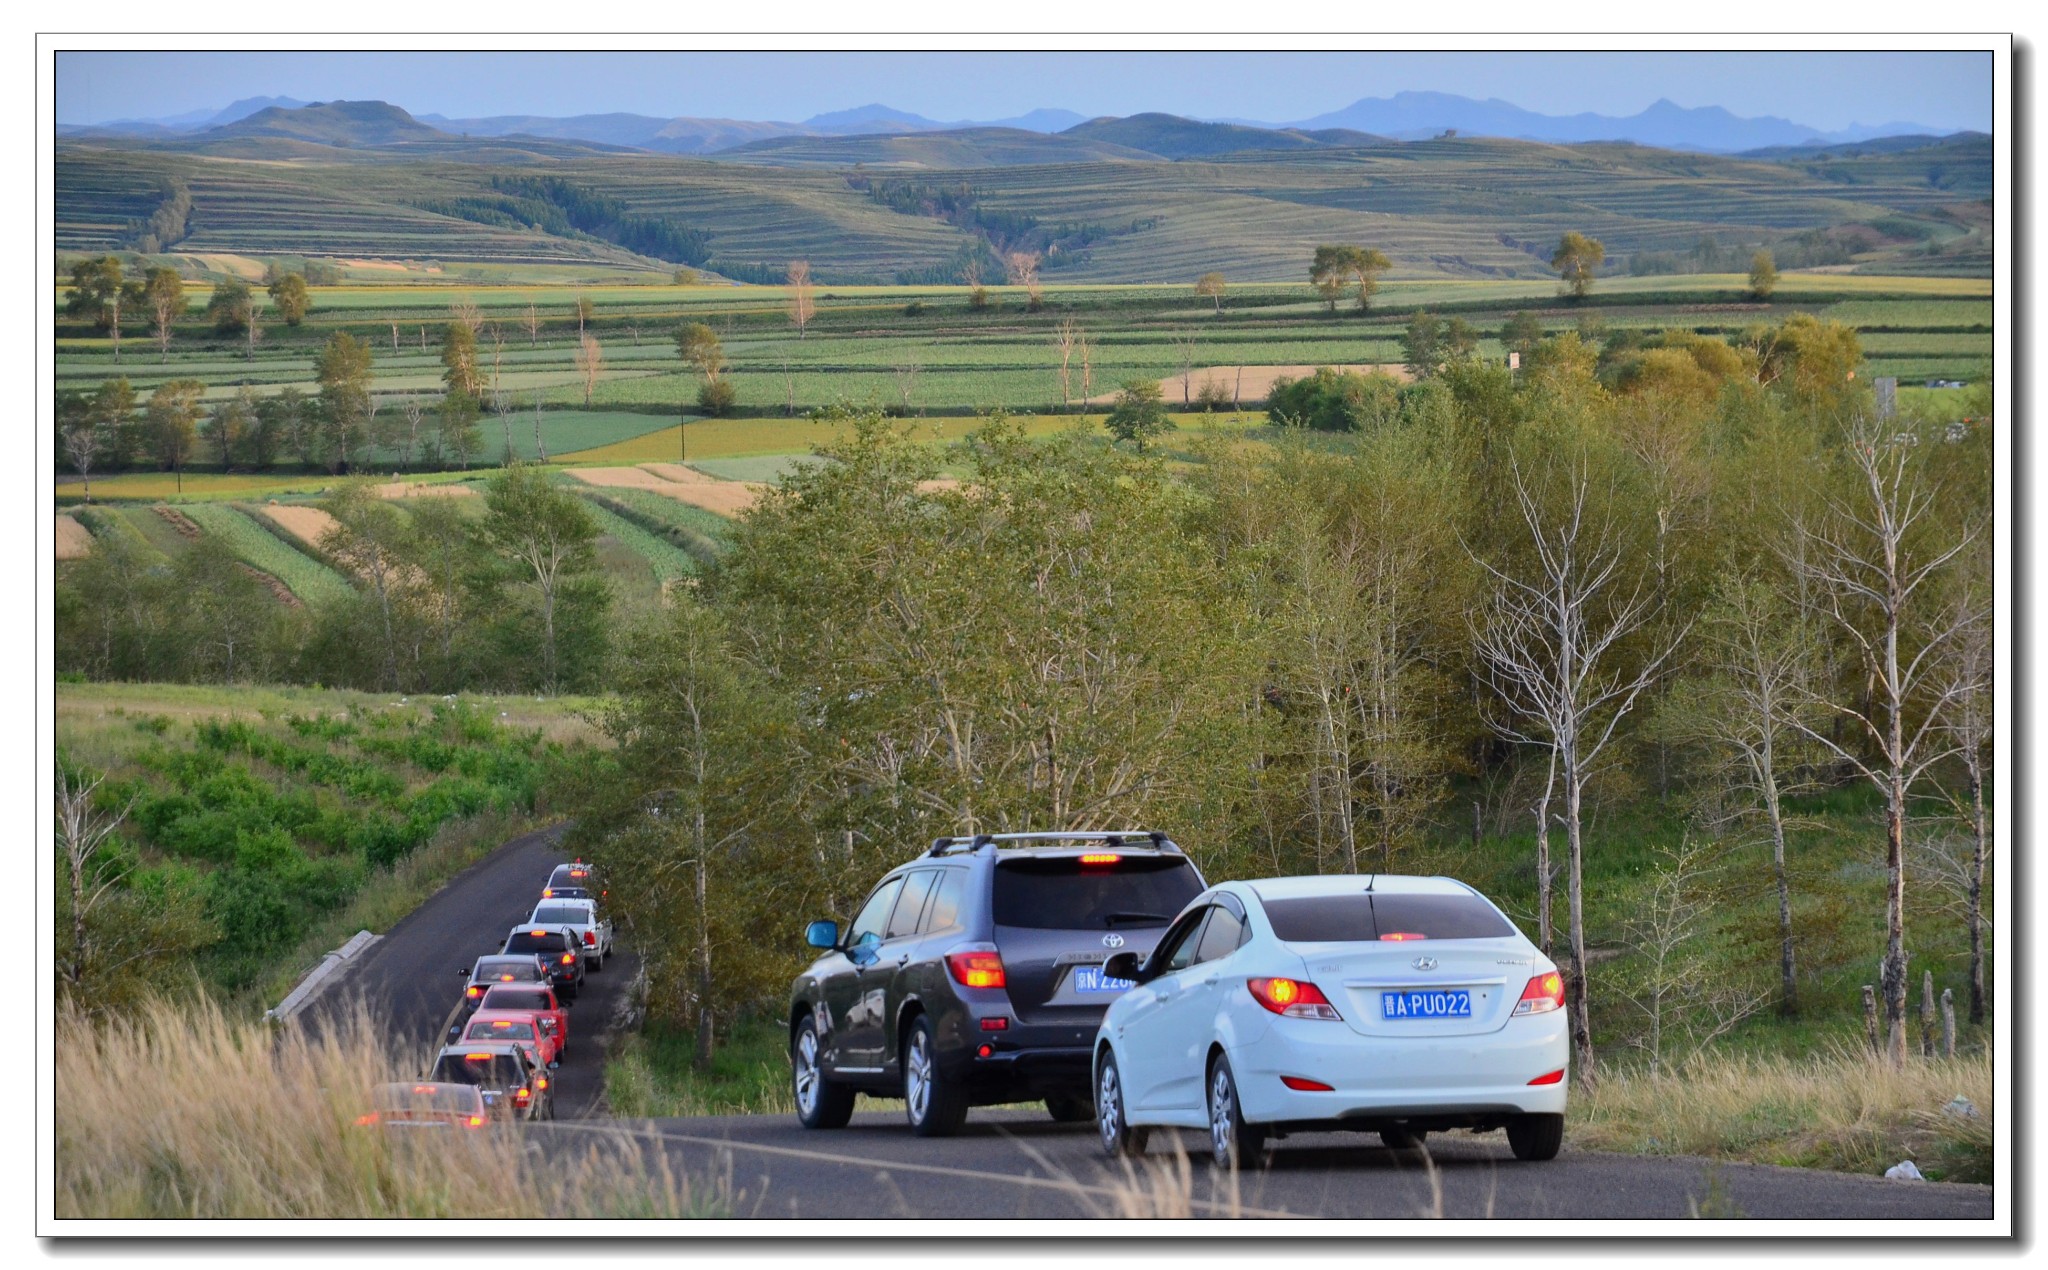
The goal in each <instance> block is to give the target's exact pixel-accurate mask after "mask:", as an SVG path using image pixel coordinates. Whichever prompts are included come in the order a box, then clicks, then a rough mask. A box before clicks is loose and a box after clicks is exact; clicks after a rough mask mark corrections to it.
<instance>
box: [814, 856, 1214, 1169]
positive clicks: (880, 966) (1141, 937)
mask: <svg viewBox="0 0 2048 1270" xmlns="http://www.w3.org/2000/svg"><path fill="white" fill-rule="evenodd" d="M1205 885H1206V884H1205V883H1204V882H1203V880H1202V875H1201V873H1200V872H1199V871H1198V870H1197V869H1196V868H1195V865H1194V862H1193V861H1191V860H1189V859H1188V858H1187V856H1186V855H1185V854H1183V853H1182V851H1181V849H1180V848H1179V847H1178V846H1176V845H1174V843H1173V842H1172V841H1171V840H1169V839H1168V838H1167V836H1166V835H1165V834H1163V833H1156V832H1145V831H1136V830H1133V831H1128V832H1122V833H1112V832H1092V831H1091V832H1074V833H1013V834H978V835H975V836H974V837H971V838H941V839H939V840H938V841H937V842H935V843H933V844H932V847H931V850H929V851H927V852H925V853H924V854H923V855H920V856H919V857H918V858H917V859H915V860H912V861H910V862H909V863H907V864H902V865H898V866H897V867H896V868H894V869H892V870H890V872H889V874H888V876H886V877H884V878H883V879H882V881H881V882H880V884H878V885H877V886H876V887H875V889H874V890H873V891H872V892H871V893H870V894H869V895H868V898H867V900H866V902H865V903H863V904H862V905H861V907H860V911H859V914H858V915H857V916H856V917H855V918H854V919H853V922H852V923H851V924H850V925H849V926H848V927H847V928H846V930H845V932H844V933H843V934H842V932H841V931H840V929H839V926H838V923H836V922H829V921H821V922H812V923H811V925H810V928H809V929H808V930H807V931H806V932H805V939H806V941H807V942H808V943H810V944H811V946H812V947H814V948H819V949H822V950H824V951H823V955H822V956H820V957H819V958H818V960H817V961H815V962H813V963H812V964H811V966H810V968H809V969H807V970H805V971H804V972H803V973H802V974H800V975H798V976H797V978H796V982H795V984H794V985H792V987H791V989H790V999H789V1053H790V1076H791V1081H792V1084H793V1087H794V1091H795V1094H796V1105H797V1115H798V1118H799V1119H801V1120H802V1121H803V1123H804V1125H805V1127H807V1128H812V1129H837V1128H839V1127H841V1126H843V1125H845V1124H846V1122H847V1119H848V1117H850V1116H851V1115H852V1114H853V1102H854V1095H856V1094H862V1093H865V1094H873V1095H879V1096H882V1097H887V1098H902V1099H903V1100H904V1103H905V1106H906V1109H907V1112H908V1115H909V1118H910V1127H911V1128H912V1129H913V1130H914V1131H916V1132H917V1133H919V1134H921V1135H925V1136H939V1135H943V1134H949V1133H952V1132H954V1131H955V1130H957V1129H958V1128H959V1127H960V1124H961V1122H962V1121H964V1120H965V1119H966V1118H967V1109H968V1108H969V1107H975V1106H984V1105H988V1104H992V1103H1008V1102H1030V1101H1036V1100H1038V1099H1043V1100H1044V1101H1045V1105H1046V1109H1047V1110H1048V1111H1049V1112H1051V1113H1052V1115H1053V1117H1054V1118H1055V1119H1058V1120H1075V1121H1079V1120H1087V1119H1090V1118H1091V1117H1092V1115H1093V1104H1092V1102H1091V1101H1090V1088H1089V1061H1090V1051H1089V1046H1090V1045H1091V1044H1092V1042H1093V1038H1094V1035H1095V1029H1096V1025H1097V1024H1099V1023H1100V1022H1101V1021H1102V1015H1103V1012H1104V1011H1105V1010H1107V1009H1108V1008H1109V1003H1110V1002H1111V1001H1112V1000H1114V999H1115V998H1116V996H1117V994H1118V993H1119V992H1121V991H1123V990H1124V989H1125V988H1127V987H1129V986H1130V985H1129V984H1128V983H1125V982H1123V981H1122V980H1117V979H1108V978H1105V977H1104V976H1103V974H1102V963H1103V961H1104V960H1106V959H1107V958H1108V957H1109V955H1110V954H1111V953H1114V952H1126V951H1129V952H1136V953H1139V954H1140V955H1141V956H1142V955H1143V954H1146V953H1149V952H1151V950H1152V945H1153V944H1154V943H1156V942H1157V941H1158V939H1159V936H1160V933H1161V932H1163V931H1164V930H1165V929H1166V925H1167V923H1168V922H1170V921H1172V920H1173V916H1174V914H1176V913H1178V912H1180V910H1181V909H1182V908H1183V907H1184V906H1185V905H1186V904H1187V902H1188V901H1189V900H1191V899H1193V898H1194V897H1195V896H1196V895H1197V894H1199V893H1200V892H1201V890H1202V889H1203V887H1204V886H1205Z"/></svg>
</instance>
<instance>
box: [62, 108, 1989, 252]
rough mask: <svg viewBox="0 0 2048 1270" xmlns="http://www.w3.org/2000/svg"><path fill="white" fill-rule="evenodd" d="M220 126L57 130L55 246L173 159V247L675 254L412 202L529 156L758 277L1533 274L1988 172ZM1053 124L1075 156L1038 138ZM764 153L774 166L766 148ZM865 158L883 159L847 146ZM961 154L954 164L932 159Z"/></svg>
mask: <svg viewBox="0 0 2048 1270" xmlns="http://www.w3.org/2000/svg"><path fill="white" fill-rule="evenodd" d="M1005 131H1006V130H999V129H998V130H979V132H981V133H989V134H997V133H1004V132H1005ZM209 144H211V145H212V146H213V147H214V148H215V149H216V150H217V149H218V148H219V146H220V145H222V144H226V143H223V142H214V143H209ZM234 144H235V145H238V146H241V147H243V148H245V149H251V148H253V149H251V153H248V154H240V155H236V156H231V157H230V156H223V155H221V154H219V153H209V154H191V153H177V152H173V151H170V150H165V149H154V150H153V149H147V148H140V147H136V146H132V145H130V146H125V147H121V146H111V145H108V144H106V143H103V142H91V143H89V142H84V141H67V142H64V143H62V144H61V145H60V148H59V151H58V158H57V188H56V219H57V245H58V248H59V250H60V251H66V252H77V251H88V250H105V249H107V248H109V247H112V246H115V245H117V244H119V243H120V242H121V240H122V235H123V233H124V227H125V226H127V225H128V224H129V223H130V222H132V221H136V220H139V219H141V218H143V217H146V216H147V215H148V213H149V210H150V209H151V208H152V207H153V206H154V203H155V200H157V199H158V198H160V197H161V194H160V192H159V191H160V188H161V183H162V182H163V180H164V179H166V178H169V177H177V178H178V179H181V180H183V181H185V182H186V183H187V184H188V185H189V186H190V189H191V192H192V211H191V215H190V222H189V233H188V236H187V237H186V238H185V239H184V240H182V241H181V242H179V243H177V244H175V250H177V251H181V252H190V253H228V254H232V253H240V254H243V255H253V256H279V255H296V256H322V257H330V258H363V257H375V258H379V259H385V260H390V259H404V258H434V259H439V260H443V261H470V262H485V263H493V264H497V263H529V264H538V263H550V262H551V263H556V264H569V263H581V264H585V265H588V266H597V265H607V266H611V267H615V268H628V269H640V270H644V271H648V272H654V271H658V270H660V271H665V270H667V269H669V268H672V267H673V264H674V263H675V262H664V261H658V260H654V259H651V258H647V257H643V256H636V255H635V254H634V253H632V252H628V251H626V250H625V249H624V248H622V247H620V246H617V245H615V244H613V243H611V242H607V241H603V240H602V239H601V238H592V237H589V236H575V237H565V236H561V235H558V234H550V233H545V232H540V231H537V230H536V229H534V228H533V227H531V226H521V225H519V224H518V223H516V218H515V219H514V221H513V222H512V223H499V224H491V223H483V222H481V221H479V220H477V219H466V218H465V217H464V216H463V215H454V214H441V212H439V211H429V210H426V207H427V206H429V205H431V206H434V207H437V208H447V207H448V206H449V205H450V200H457V199H461V198H465V197H468V198H472V199H475V198H479V197H487V196H490V195H491V194H492V178H493V177H504V176H506V175H508V174H531V175H542V174H544V175H546V176H549V177H554V178H559V179H560V180H562V181H566V182H569V183H570V184H572V185H574V186H575V187H576V188H577V189H579V190H583V191H587V192H588V193H590V194H591V195H593V196H596V197H601V198H608V199H614V200H617V201H618V203H619V204H620V205H621V206H622V207H623V208H624V209H625V210H626V211H627V212H628V213H630V214H631V215H633V216H636V217H655V218H660V219H663V220H666V221H668V222H670V223H672V224H673V225H675V226H677V227H680V228H682V229H684V230H687V231H690V232H692V233H701V234H703V235H706V236H708V244H709V246H708V250H707V251H706V252H705V253H704V258H703V259H701V260H695V261H691V262H690V263H693V264H699V265H704V266H707V267H708V268H710V269H711V270H713V271H715V272H723V273H726V274H728V275H729V276H732V277H737V278H742V279H746V280H750V281H769V280H774V279H777V278H779V270H780V268H781V266H782V264H783V263H784V262H787V261H789V260H791V259H798V258H801V259H807V260H809V261H810V262H811V264H812V267H813V269H814V272H815V276H816V277H817V278H818V279H819V280H820V281H821V282H823V283H826V284H833V283H838V284H841V285H847V284H855V283H886V282H891V281H895V280H898V279H899V278H901V279H906V280H908V279H911V278H917V279H928V278H929V279H932V280H937V279H936V278H933V275H934V274H935V273H936V274H944V275H948V276H950V274H951V273H952V272H955V271H957V269H958V266H959V264H960V262H961V261H962V260H963V259H965V258H967V257H969V256H975V255H979V256H980V258H981V259H983V260H987V259H988V255H987V252H988V251H989V249H991V248H997V249H999V248H1001V247H1003V246H1005V245H1009V244H1013V243H1015V242H1027V243H1031V242H1041V241H1043V242H1054V243H1056V244H1057V245H1056V246H1053V247H1048V249H1047V252H1046V257H1045V261H1044V266H1043V267H1044V271H1045V275H1046V277H1047V278H1048V279H1054V278H1056V279H1059V280H1063V281H1069V282H1148V281H1149V282H1168V281H1188V280H1191V279H1192V278H1193V277H1194V276H1195V275H1196V274H1199V273H1202V272H1206V271H1209V270H1221V271H1223V272H1225V273H1227V274H1229V275H1230V276H1231V277H1233V278H1234V279H1268V280H1279V279H1295V278H1299V277H1301V276H1302V275H1303V271H1304V269H1305V264H1304V262H1305V261H1306V259H1307V257H1308V255H1309V253H1310V252H1311V251H1312V250H1313V248H1314V246H1315V244H1317V243H1319V242H1365V243H1371V244H1374V245H1377V246H1378V247H1379V248H1380V249H1381V250H1383V251H1385V252H1386V253H1387V255H1388V256H1389V257H1390V258H1391V259H1392V261H1393V269H1392V271H1391V276H1395V277H1403V276H1406V277H1422V276H1454V277H1486V276H1495V277H1538V276H1542V275H1544V274H1547V273H1548V271H1549V265H1548V253H1549V250H1550V248H1551V247H1552V246H1553V245H1554V244H1555V243H1556V240H1557V238H1558V236H1559V235H1560V234H1561V233H1563V232H1564V231H1565V230H1568V229H1576V230H1579V231H1581V232H1584V233H1590V234H1593V235H1595V236H1597V237H1599V238H1601V239H1602V240H1603V241H1604V242H1605V243H1606V245H1607V250H1608V254H1609V258H1610V261H1611V262H1612V263H1613V264H1614V265H1616V266H1620V265H1621V264H1622V263H1623V262H1624V261H1625V259H1626V258H1627V257H1628V256H1630V255H1632V254H1634V253H1637V252H1668V251H1674V250H1684V249H1687V248H1689V247H1691V246H1692V245H1693V244H1694V243H1696V242H1697V241H1698V240H1699V239H1700V238H1701V237H1702V236H1709V235H1710V236H1713V237H1715V238H1717V239H1718V240H1719V241H1721V242H1723V243H1726V244H1731V245H1745V244H1748V245H1753V244H1759V243H1770V242H1776V241H1781V240H1787V239H1790V238H1792V237H1793V236H1795V235H1797V234H1799V233H1801V232H1803V231H1810V230H1816V229H1825V230H1833V229H1835V228H1837V227H1842V226H1856V227H1861V230H1862V231H1865V232H1862V235H1861V237H1860V238H1859V240H1858V242H1857V244H1856V246H1857V250H1858V251H1860V252H1862V253H1863V254H1864V255H1865V256H1872V257H1883V258H1890V257H1892V256H1902V255H1908V254H1913V258H1914V259H1915V260H1917V261H1919V262H1920V264H1921V265H1922V266H1923V267H1936V266H1939V264H1940V263H1941V262H1939V261H1937V262H1936V266H1927V260H1928V258H1929V255H1930V253H1928V252H1927V251H1926V250H1925V248H1926V245H1927V244H1928V243H1929V242H1935V243H1937V245H1938V244H1939V242H1940V241H1941V240H1943V239H1944V238H1945V237H1950V236H1954V235H1961V234H1963V233H1965V232H1966V231H1967V230H1968V229H1970V228H1973V227H1976V228H1979V229H1980V233H1979V239H1980V240H1983V241H1982V244H1981V245H1982V246H1983V248H1984V250H1986V251H1988V240H1984V235H1986V234H1988V225H1983V226H1981V227H1977V226H1972V225H1970V224H1968V223H1966V222H1968V220H1969V216H1968V213H1967V212H1966V211H1958V210H1956V209H1958V208H1959V207H1960V208H1964V209H1968V208H1971V207H1975V206H1978V205H1979V201H1980V200H1982V199H1985V198H1986V197H1988V195H1989V192H1990V184H1991V173H1992V149H1991V144H1990V141H1989V139H1988V138H1986V139H1980V140H1978V141H1975V142H1960V143H1950V144H1944V145H1941V146H1939V147H1934V148H1930V149H1927V150H1911V151H1904V152H1899V153H1887V154H1877V155H1868V156H1861V157H1854V156H1852V157H1845V158H1838V159H1834V158H1831V159H1825V160H1808V159H1803V158H1802V159H1786V160H1778V161H1771V160H1756V159H1742V158H1728V157H1717V156H1711V155H1701V154H1687V153H1678V152H1673V151H1664V150H1655V149H1649V148H1646V147H1641V146H1633V145H1621V144H1596V145H1581V146H1558V145H1547V144H1542V143H1536V142H1521V141H1505V140H1489V139H1481V138H1451V139H1438V140H1433V141H1417V142H1408V143H1399V144H1373V145H1358V146H1351V147H1344V146H1338V147H1332V146H1327V145H1319V146H1315V147H1313V148H1303V149H1299V150H1295V151H1284V152H1283V151H1273V150H1264V151H1243V152H1238V153H1226V154H1215V155H1212V156H1210V157H1208V158H1205V159H1201V160H1194V159H1189V160H1184V161H1179V162H1167V161H1162V160H1161V159H1160V158H1159V157H1158V156H1157V155H1152V154H1149V153H1143V152H1140V151H1137V150H1135V149H1132V150H1131V154H1132V156H1134V157H1130V158H1125V157H1121V152H1122V150H1123V149H1127V148H1129V147H1123V146H1121V144H1120V143H1119V142H1117V141H1115V140H1114V139H1112V138H1108V137H1105V138H1101V139H1092V140H1091V139H1086V138H1083V139H1080V140H1076V139H1073V138H1064V139H1058V138H1056V139H1048V138H1043V137H1037V136H1035V134H1019V136H1018V137H1017V138H1013V139H1005V138H1004V137H1001V136H968V135H967V134H936V135H932V136H922V137H906V138H867V137H856V138H843V139H833V138H801V139H795V140H792V141H790V142H788V143H787V144H782V143H776V144H771V145H766V146H758V147H750V148H747V149H744V150H742V151H740V152H736V153H735V154H734V156H733V159H737V160H740V161H737V162H735V161H731V160H708V159H695V158H682V157H671V156H665V155H652V154H644V153H623V152H622V153H617V154H600V153H595V152H593V151H592V150H590V149H583V150H577V149H574V148H565V149H563V150H562V151H561V152H560V153H559V154H554V155H543V154H541V153H540V152H539V151H535V150H530V149H529V150H521V149H520V144H519V143H516V142H508V141H507V140H505V139H493V140H488V141H477V142H464V141H460V140H450V141H446V142H435V143H432V144H431V145H427V146H426V147H425V148H424V149H422V148H420V147H418V146H391V147H386V148H384V149H381V150H380V149H376V148H374V147H373V148H359V149H342V148H337V147H321V146H314V145H309V143H305V142H300V141H294V140H284V139H277V138H265V137H250V138H243V139H240V140H239V141H236V142H234ZM262 147H272V148H273V149H274V150H275V153H274V154H271V152H269V151H263V150H262ZM1062 147H1064V148H1075V149H1076V150H1077V154H1079V155H1081V156H1083V157H1086V158H1087V160H1088V161H1053V162H1045V161H1036V160H1043V159H1047V158H1052V157H1055V152H1056V150H1057V149H1059V148H1062ZM1081 147H1088V148H1081ZM1027 151H1028V154H1027V153H1025V152H1027ZM1013 152H1014V153H1013ZM259 153H262V154H270V157H258V154H259ZM522 155H523V156H524V158H522V157H521V156H522ZM1106 155H1117V156H1119V157H1113V158H1112V157H1104V156H1106ZM778 156H783V157H786V158H787V159H788V161H789V163H790V164H791V165H790V166H778V165H777V158H778ZM835 156H839V157H840V158H841V160H842V161H841V162H840V163H838V164H837V165H836V166H835V165H834V157H835ZM1019 156H1022V158H1021V159H1020V157H1019ZM1023 160H1033V161H1023ZM869 162H873V163H875V164H876V165H877V166H876V167H874V168H868V167H861V168H856V165H857V164H866V163H869ZM891 164H908V165H912V166H914V167H915V169H916V170H915V171H914V172H910V173H906V172H905V171H904V170H903V169H902V168H901V167H892V166H888V165H891ZM959 164H966V165H967V166H951V165H959ZM912 178H914V179H915V181H917V182H919V183H921V185H920V186H919V187H918V188H916V189H912V190H910V191H908V192H907V193H906V191H904V190H903V189H900V188H899V189H897V190H896V192H895V193H896V197H893V198H891V197H884V193H885V191H883V190H881V189H879V188H878V184H877V182H878V180H879V181H887V180H905V179H912ZM963 208H971V210H970V211H963V210H962V209H963ZM1950 229H1952V230H1953V235H1951V234H1950V233H1949V230H1950ZM1914 253H1917V254H1914ZM1954 263H1955V262H1949V264H1950V265H1951V266H1953V265H1954ZM1985 263H1987V264H1988V257H1987V258H1986V261H1985ZM1965 265H1966V268H1969V269H1974V268H1977V265H1976V264H1975V263H1971V262H1965ZM1949 271H1951V272H1953V271H1955V270H1954V268H1953V267H1951V268H1950V270H1949ZM986 276H988V275H986V274H985V277H986Z"/></svg>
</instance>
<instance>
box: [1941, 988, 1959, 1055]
mask: <svg viewBox="0 0 2048 1270" xmlns="http://www.w3.org/2000/svg"><path fill="white" fill-rule="evenodd" d="M1941 1054H1942V1057H1943V1058H1954V1057H1955V1056H1956V997H1955V989H1953V988H1943V989H1942V990H1941Z"/></svg>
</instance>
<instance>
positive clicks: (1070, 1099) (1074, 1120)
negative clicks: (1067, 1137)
mask: <svg viewBox="0 0 2048 1270" xmlns="http://www.w3.org/2000/svg"><path fill="white" fill-rule="evenodd" d="M1045 1111H1046V1114H1047V1115H1049V1116H1051V1117H1052V1118H1053V1119H1054V1120H1057V1121H1059V1122H1060V1123H1061V1124H1081V1123H1083V1122H1084V1121H1088V1120H1093V1119H1095V1104H1094V1103H1093V1102H1092V1101H1090V1100H1089V1099H1086V1098H1076V1097H1074V1096H1073V1095H1072V1094H1054V1095H1053V1096H1051V1097H1050V1098H1047V1099H1046V1100H1045Z"/></svg>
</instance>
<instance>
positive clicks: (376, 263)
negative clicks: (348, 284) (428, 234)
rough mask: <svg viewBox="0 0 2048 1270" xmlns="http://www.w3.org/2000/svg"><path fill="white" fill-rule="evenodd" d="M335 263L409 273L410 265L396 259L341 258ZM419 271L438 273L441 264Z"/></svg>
mask: <svg viewBox="0 0 2048 1270" xmlns="http://www.w3.org/2000/svg"><path fill="white" fill-rule="evenodd" d="M336 263H338V264H340V265H342V266H343V267H344V268H348V269H388V270H392V271H394V272H397V273H409V272H411V267H410V266H408V265H405V264H402V263H400V262H399V261H396V260H342V261H337V262H336ZM420 272H421V273H440V272H441V266H439V265H433V266H430V267H429V268H425V269H422V270H420Z"/></svg>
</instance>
